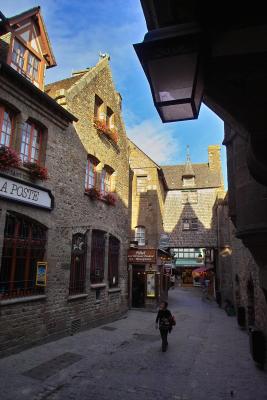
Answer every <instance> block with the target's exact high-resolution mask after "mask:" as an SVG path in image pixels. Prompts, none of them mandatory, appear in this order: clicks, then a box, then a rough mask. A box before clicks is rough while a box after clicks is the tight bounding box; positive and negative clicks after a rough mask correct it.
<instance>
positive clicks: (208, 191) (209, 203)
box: [162, 145, 223, 284]
mask: <svg viewBox="0 0 267 400" xmlns="http://www.w3.org/2000/svg"><path fill="white" fill-rule="evenodd" d="M162 170H163V174H164V177H165V179H166V182H167V187H168V192H167V196H166V200H165V207H164V220H163V224H164V232H165V233H166V234H168V236H169V247H170V248H171V249H172V253H173V256H174V258H175V264H176V266H177V267H178V270H180V273H181V274H183V283H189V284H192V283H193V276H192V270H193V269H194V268H196V267H208V265H207V264H208V263H209V262H212V260H213V258H214V250H216V249H217V221H216V212H215V204H216V200H217V197H218V196H219V195H220V193H223V178H222V169H221V160H220V146H218V145H213V146H209V148H208V163H203V164H195V163H192V162H191V160H190V155H189V150H188V153H187V160H186V164H182V165H173V166H164V167H162ZM208 254H209V256H208ZM205 256H206V257H205ZM205 261H206V265H205Z"/></svg>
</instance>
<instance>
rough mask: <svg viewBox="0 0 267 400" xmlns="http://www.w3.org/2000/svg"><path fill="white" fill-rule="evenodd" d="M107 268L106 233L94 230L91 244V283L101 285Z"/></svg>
mask: <svg viewBox="0 0 267 400" xmlns="http://www.w3.org/2000/svg"><path fill="white" fill-rule="evenodd" d="M104 268H105V232H103V231H100V230H93V232H92V244H91V268H90V281H91V283H101V282H103V280H104Z"/></svg>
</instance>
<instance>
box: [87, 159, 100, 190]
mask: <svg viewBox="0 0 267 400" xmlns="http://www.w3.org/2000/svg"><path fill="white" fill-rule="evenodd" d="M97 164H98V162H97V161H96V160H94V159H92V158H90V157H88V159H87V162H86V175H85V189H91V188H94V187H96V177H97V172H96V166H97Z"/></svg>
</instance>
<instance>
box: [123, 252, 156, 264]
mask: <svg viewBox="0 0 267 400" xmlns="http://www.w3.org/2000/svg"><path fill="white" fill-rule="evenodd" d="M128 263H129V264H155V263H156V249H142V250H141V249H129V250H128Z"/></svg>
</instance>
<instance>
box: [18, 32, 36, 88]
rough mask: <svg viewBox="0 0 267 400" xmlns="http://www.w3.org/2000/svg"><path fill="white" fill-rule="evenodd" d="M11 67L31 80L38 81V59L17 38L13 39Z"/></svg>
mask: <svg viewBox="0 0 267 400" xmlns="http://www.w3.org/2000/svg"><path fill="white" fill-rule="evenodd" d="M11 60H12V64H11V65H12V67H13V68H15V69H16V70H17V71H18V72H19V73H20V74H22V75H24V76H25V77H26V78H27V79H29V80H30V81H32V82H36V83H38V82H39V76H38V74H39V66H40V60H39V59H38V58H37V57H36V56H35V55H34V54H33V53H31V52H30V51H29V50H28V49H27V48H26V47H25V46H23V44H21V43H20V42H19V41H18V40H16V39H15V40H14V45H13V51H12V58H11Z"/></svg>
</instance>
